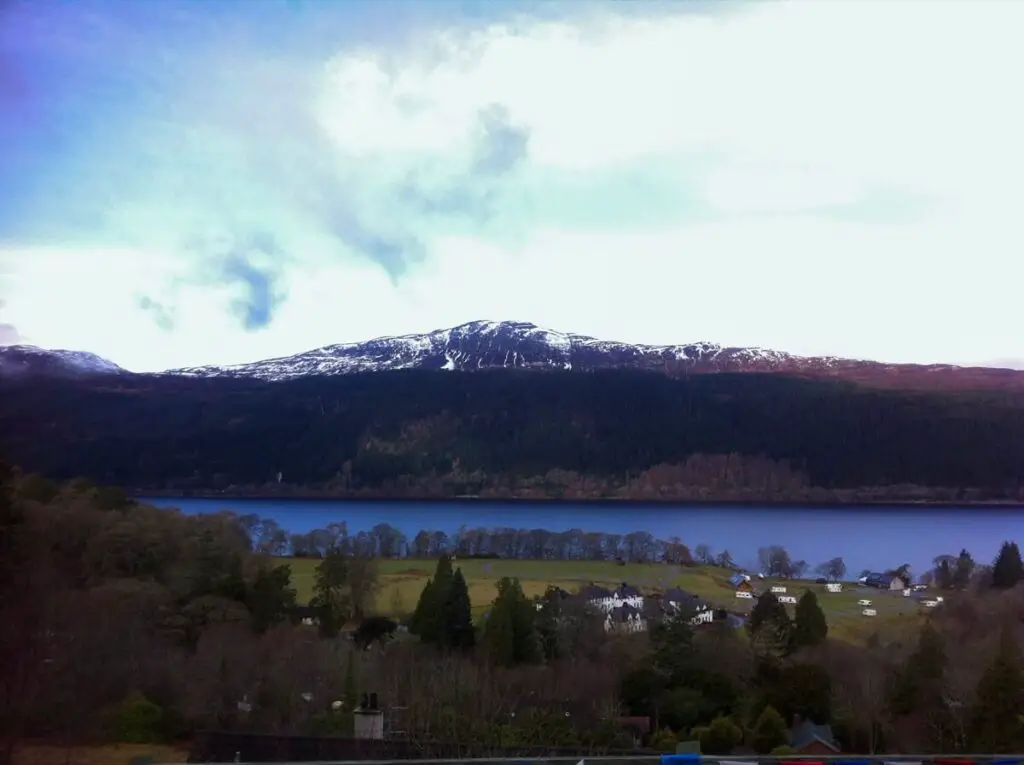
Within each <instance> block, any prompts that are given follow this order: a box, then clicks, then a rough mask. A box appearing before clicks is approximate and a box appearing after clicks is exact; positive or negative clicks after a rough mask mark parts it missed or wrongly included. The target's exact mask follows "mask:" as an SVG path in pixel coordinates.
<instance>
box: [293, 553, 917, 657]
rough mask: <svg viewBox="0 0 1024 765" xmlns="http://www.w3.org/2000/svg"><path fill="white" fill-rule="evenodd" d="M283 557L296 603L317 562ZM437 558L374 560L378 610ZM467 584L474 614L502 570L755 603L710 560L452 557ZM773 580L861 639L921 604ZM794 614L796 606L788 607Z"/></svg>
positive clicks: (539, 588) (395, 601)
mask: <svg viewBox="0 0 1024 765" xmlns="http://www.w3.org/2000/svg"><path fill="white" fill-rule="evenodd" d="M283 562H286V563H288V564H289V565H291V567H292V582H293V584H294V586H295V588H296V590H297V591H298V599H299V602H302V603H305V602H308V600H309V598H310V593H311V592H312V589H313V574H314V570H315V568H316V566H317V564H318V563H319V561H318V560H316V559H309V558H294V559H292V558H289V559H285V560H284V561H283ZM436 565H437V562H436V561H434V560H419V559H402V560H381V561H380V562H379V588H378V591H377V604H376V605H377V609H376V610H377V612H378V613H380V614H385V615H388V616H395V617H399V616H404V615H407V614H409V613H411V612H412V609H413V608H415V606H416V601H417V600H418V599H419V596H420V592H422V590H423V586H424V584H426V581H427V579H428V578H429V577H430V576H431V575H432V574H433V572H434V568H435V566H436ZM455 565H456V566H458V567H459V568H461V569H462V573H463V575H464V576H465V577H466V583H467V584H468V586H469V597H470V601H471V602H472V604H473V612H474V614H475V615H477V616H479V615H480V614H481V613H483V612H484V611H486V610H487V607H488V606H489V605H490V603H491V602H492V601H493V600H494V596H495V592H496V584H497V582H498V580H499V579H501V578H502V577H505V576H509V577H517V578H518V579H519V580H520V582H521V583H522V585H523V590H524V591H525V592H526V594H527V596H534V595H542V594H543V593H544V591H545V590H546V589H547V587H548V586H549V585H555V586H558V587H561V588H563V589H565V590H568V591H569V592H575V591H576V590H577V589H579V588H580V587H582V586H583V585H586V584H589V583H590V582H593V583H595V584H598V585H603V586H606V587H614V586H615V585H617V584H621V583H622V582H628V583H629V584H631V585H633V586H634V587H637V588H639V589H640V590H641V591H643V592H645V593H652V592H659V591H663V590H666V589H668V588H670V587H679V588H681V589H683V590H685V591H686V592H690V593H692V594H694V595H697V596H698V597H700V598H702V599H704V600H706V601H707V602H708V603H710V604H712V605H714V606H717V607H723V608H727V609H729V610H730V611H733V612H736V613H745V612H747V611H749V610H750V609H751V608H752V607H753V603H754V601H753V600H746V599H741V598H737V597H736V595H735V591H734V590H733V588H732V587H731V586H730V585H729V583H728V578H729V572H728V571H727V570H725V569H721V568H717V567H714V566H695V567H684V566H672V565H666V564H664V563H629V564H626V565H620V564H617V563H615V562H612V561H543V560H482V559H465V560H459V561H456V564H455ZM773 584H777V585H782V586H785V587H786V588H787V594H790V595H795V596H797V597H799V596H800V595H801V594H802V593H803V592H804V591H805V590H813V591H814V592H815V593H816V594H817V595H818V602H819V603H820V604H821V607H822V610H823V611H824V612H825V617H826V619H827V620H828V623H829V628H830V631H831V633H832V634H833V635H834V636H835V637H840V638H844V639H848V640H854V641H860V640H864V639H867V637H868V636H870V635H871V634H872V633H873V632H875V631H877V630H880V629H883V628H886V627H889V626H893V625H896V624H900V623H906V622H908V621H909V620H911V619H916V617H917V616H918V614H919V612H920V609H921V606H920V605H919V604H918V603H917V601H916V600H914V599H911V598H904V597H903V596H902V595H900V594H895V593H889V592H885V591H869V592H863V591H855V590H853V589H848V590H847V591H845V592H841V593H830V592H827V591H826V589H825V586H824V585H821V584H815V583H814V582H813V581H785V582H784V581H772V580H764V581H760V582H758V583H757V586H758V587H765V588H767V587H769V586H771V585H773ZM862 598H867V599H869V600H871V601H872V606H871V607H872V608H874V609H875V610H877V612H878V615H877V616H875V617H866V616H863V615H862V613H861V611H862V607H861V606H859V605H858V604H857V601H858V600H860V599H862ZM788 609H789V610H790V613H791V615H792V611H793V606H788Z"/></svg>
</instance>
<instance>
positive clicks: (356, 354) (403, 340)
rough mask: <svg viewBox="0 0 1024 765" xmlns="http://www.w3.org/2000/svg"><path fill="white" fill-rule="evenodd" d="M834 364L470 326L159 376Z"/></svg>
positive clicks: (529, 327) (512, 324)
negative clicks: (406, 370) (409, 370)
mask: <svg viewBox="0 0 1024 765" xmlns="http://www.w3.org/2000/svg"><path fill="white" fill-rule="evenodd" d="M834 362H835V360H833V359H826V358H818V359H804V358H801V357H798V356H793V355H791V354H787V353H781V352H778V351H772V350H767V349H763V348H726V347H723V346H721V345H717V344H715V343H709V342H699V343H690V344H686V345H636V344H630V343H621V342H614V341H608V340H599V339H597V338H594V337H588V336H586V335H577V334H572V333H566V332H557V331H555V330H551V329H545V328H543V327H538V326H537V325H535V324H531V323H529V322H518V321H473V322H469V323H467V324H462V325H459V326H457V327H452V328H450V329H439V330H435V331H433V332H428V333H425V334H414V335H399V336H394V337H377V338H374V339H372V340H367V341H365V342H361V343H343V344H338V345H328V346H324V347H323V348H316V349H314V350H311V351H306V352H304V353H298V354H295V355H294V356H285V357H281V358H274V359H266V360H263V361H256V362H253V363H250V364H235V365H231V366H205V367H187V368H184V369H173V370H168V371H167V372H166V373H165V374H173V375H181V376H187V377H247V378H256V379H260V380H271V381H273V380H288V379H294V378H297V377H306V376H313V375H345V374H353V373H357V372H381V371H386V370H394V369H447V370H453V371H455V370H459V371H471V370H481V369H510V368H516V369H527V368H529V369H552V370H555V369H563V370H569V369H578V370H589V369H607V368H616V367H630V368H640V369H652V370H657V369H665V370H666V371H686V369H687V368H691V367H692V368H693V369H692V371H694V372H712V371H755V370H756V371H766V372H767V371H783V370H787V369H792V368H794V367H802V366H806V365H808V364H813V365H814V366H816V367H818V368H821V367H828V366H829V365H831V364H833V363H834Z"/></svg>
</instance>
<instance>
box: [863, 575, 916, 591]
mask: <svg viewBox="0 0 1024 765" xmlns="http://www.w3.org/2000/svg"><path fill="white" fill-rule="evenodd" d="M863 584H864V585H865V586H866V587H874V588H875V589H879V590H892V591H894V592H896V591H899V590H902V589H903V588H904V587H905V586H906V583H905V582H904V581H903V580H902V579H900V578H899V577H898V576H893V575H892V574H868V575H867V576H866V577H864V579H863Z"/></svg>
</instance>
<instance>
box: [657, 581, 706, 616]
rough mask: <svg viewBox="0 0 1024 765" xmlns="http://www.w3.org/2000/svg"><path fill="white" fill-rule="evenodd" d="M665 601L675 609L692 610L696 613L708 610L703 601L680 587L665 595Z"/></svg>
mask: <svg viewBox="0 0 1024 765" xmlns="http://www.w3.org/2000/svg"><path fill="white" fill-rule="evenodd" d="M665 601H666V602H667V603H669V604H671V605H672V606H674V607H675V608H692V609H694V610H695V611H700V610H702V609H704V608H707V603H705V602H704V601H703V600H702V599H700V598H698V597H697V596H696V595H693V594H691V593H689V592H686V591H685V590H681V589H679V588H678V587H673V588H672V589H671V590H669V591H668V592H666V593H665Z"/></svg>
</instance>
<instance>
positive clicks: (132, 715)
mask: <svg viewBox="0 0 1024 765" xmlns="http://www.w3.org/2000/svg"><path fill="white" fill-rule="evenodd" d="M163 722H164V710H163V709H162V708H161V707H159V706H157V705H156V704H154V703H153V702H152V701H150V700H149V699H147V698H146V697H145V696H143V695H142V694H141V693H138V692H134V693H130V694H128V696H126V697H125V698H124V700H123V701H122V702H121V703H120V704H118V705H117V707H115V708H114V710H113V715H112V720H111V724H112V727H113V734H114V739H115V740H116V741H118V742H120V743H125V744H153V743H157V742H159V741H160V740H161V739H162V738H163V735H162V734H163Z"/></svg>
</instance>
